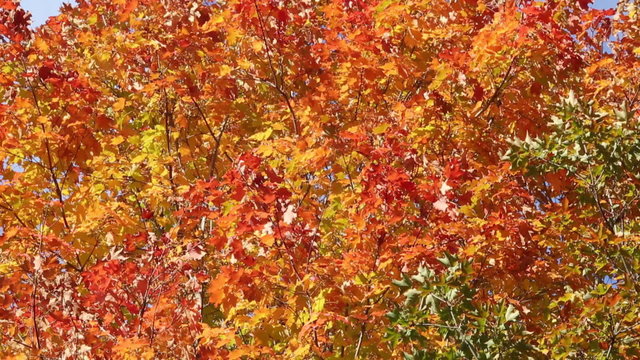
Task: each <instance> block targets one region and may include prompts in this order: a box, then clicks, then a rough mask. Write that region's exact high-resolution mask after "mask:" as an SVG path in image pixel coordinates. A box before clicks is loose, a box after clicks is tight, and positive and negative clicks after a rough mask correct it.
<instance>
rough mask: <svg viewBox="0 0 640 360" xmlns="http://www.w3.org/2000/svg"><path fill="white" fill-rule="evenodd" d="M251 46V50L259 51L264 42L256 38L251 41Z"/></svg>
mask: <svg viewBox="0 0 640 360" xmlns="http://www.w3.org/2000/svg"><path fill="white" fill-rule="evenodd" d="M251 47H252V48H253V51H255V52H261V51H262V48H263V47H264V43H263V42H262V41H260V40H256V41H254V42H253V43H251Z"/></svg>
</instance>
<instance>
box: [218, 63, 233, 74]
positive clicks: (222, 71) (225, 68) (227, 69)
mask: <svg viewBox="0 0 640 360" xmlns="http://www.w3.org/2000/svg"><path fill="white" fill-rule="evenodd" d="M232 70H233V69H232V68H231V67H230V66H229V65H222V66H221V67H220V72H219V74H220V76H227V75H229V74H230V73H231V71H232Z"/></svg>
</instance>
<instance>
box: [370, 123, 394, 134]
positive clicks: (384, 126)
mask: <svg viewBox="0 0 640 360" xmlns="http://www.w3.org/2000/svg"><path fill="white" fill-rule="evenodd" d="M390 126H391V124H389V123H385V124H380V125H378V126H376V127H374V128H373V133H374V134H376V135H380V134H382V133H384V132H385V131H387V129H388V128H389V127H390Z"/></svg>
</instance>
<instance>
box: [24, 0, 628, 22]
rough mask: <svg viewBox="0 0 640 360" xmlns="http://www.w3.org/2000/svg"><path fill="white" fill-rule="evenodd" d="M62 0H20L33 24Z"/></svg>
mask: <svg viewBox="0 0 640 360" xmlns="http://www.w3.org/2000/svg"><path fill="white" fill-rule="evenodd" d="M66 2H72V0H66ZM616 2H617V0H595V2H594V6H595V7H597V8H600V9H602V8H610V7H613V6H615V4H616ZM62 3H63V0H22V6H23V7H24V8H25V9H27V10H29V11H31V13H32V14H33V25H34V26H38V25H41V24H43V23H44V22H45V21H46V20H47V18H48V17H49V16H52V15H55V14H57V13H58V9H59V8H60V5H62Z"/></svg>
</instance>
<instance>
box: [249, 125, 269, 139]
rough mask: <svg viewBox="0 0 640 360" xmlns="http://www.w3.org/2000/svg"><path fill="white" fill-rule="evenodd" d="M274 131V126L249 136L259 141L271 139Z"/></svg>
mask: <svg viewBox="0 0 640 360" xmlns="http://www.w3.org/2000/svg"><path fill="white" fill-rule="evenodd" d="M272 133H273V129H272V128H268V129H267V130H266V131H263V132H259V133H257V134H253V135H252V136H251V137H249V139H250V140H257V141H264V140H267V139H269V137H271V134H272Z"/></svg>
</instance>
